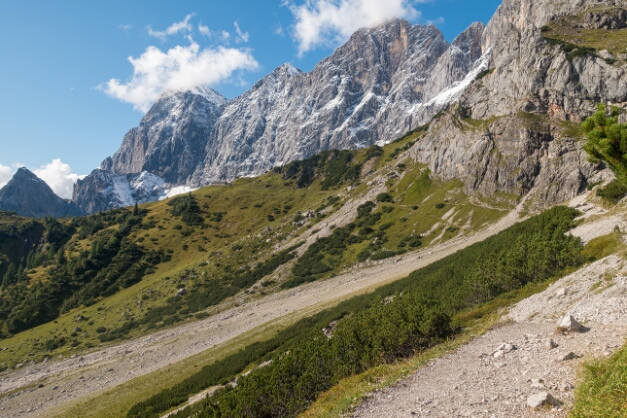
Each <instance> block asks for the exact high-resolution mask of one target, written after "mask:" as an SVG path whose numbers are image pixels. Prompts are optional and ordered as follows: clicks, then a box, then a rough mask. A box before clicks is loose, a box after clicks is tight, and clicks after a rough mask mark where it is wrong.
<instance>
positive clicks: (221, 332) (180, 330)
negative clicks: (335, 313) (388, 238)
mask: <svg viewBox="0 0 627 418" xmlns="http://www.w3.org/2000/svg"><path fill="white" fill-rule="evenodd" d="M517 219H518V213H517V212H516V211H514V212H512V213H510V214H509V215H507V216H506V217H504V218H502V219H501V221H499V222H498V223H496V224H494V225H491V226H490V227H488V228H486V229H485V230H482V231H480V232H479V233H477V234H475V235H472V236H468V237H465V236H460V237H457V238H455V239H452V240H450V241H448V242H446V243H442V244H439V245H436V246H434V247H429V248H425V249H424V250H422V251H419V252H416V253H410V254H405V255H403V256H402V257H398V258H392V259H387V260H382V261H380V262H377V263H371V264H369V265H367V266H364V267H362V268H359V269H357V268H353V269H351V270H349V271H347V272H345V273H343V274H341V275H338V276H336V277H334V278H331V279H328V280H325V281H320V282H315V283H310V284H307V285H303V286H301V287H298V288H296V289H291V290H285V291H281V292H279V293H275V294H273V295H269V296H267V297H265V298H263V299H260V300H257V301H253V302H249V303H245V304H243V305H241V306H239V307H236V308H232V309H229V310H226V311H224V312H221V313H219V314H216V315H214V316H211V317H209V318H207V319H205V320H200V321H196V322H193V323H189V324H185V325H181V326H179V327H176V328H172V329H168V330H164V331H160V332H157V333H154V334H152V335H149V336H145V337H141V338H137V339H134V340H132V341H128V342H124V343H122V344H119V345H117V346H114V347H108V348H106V349H103V350H99V351H96V352H93V353H90V354H86V355H83V356H81V357H76V358H70V359H61V360H53V361H49V362H47V363H38V364H34V365H28V366H25V367H23V368H20V369H18V370H14V371H11V372H10V373H4V374H3V375H1V377H0V395H1V394H4V393H7V392H11V391H15V392H14V393H11V394H9V395H7V396H5V397H3V398H0V416H2V417H6V418H9V417H47V416H49V412H50V411H51V409H52V408H54V409H55V410H57V409H58V408H59V407H62V406H63V405H68V404H70V403H74V402H76V401H77V400H80V399H81V398H84V397H86V396H88V395H93V394H94V393H97V392H102V391H106V390H111V389H112V388H114V387H116V386H118V385H120V384H123V383H125V382H127V381H129V380H131V379H133V378H136V377H138V376H143V375H145V374H148V373H151V372H154V371H157V370H159V369H162V368H164V367H167V366H168V365H171V364H175V363H177V362H179V361H182V360H184V359H186V358H188V357H190V356H193V355H195V354H198V353H200V352H202V351H204V350H207V349H209V348H211V347H214V346H215V345H217V344H220V343H223V342H225V341H228V340H230V339H232V338H234V337H236V336H239V335H241V334H243V333H245V332H247V331H250V330H252V329H254V328H256V327H258V326H260V325H263V324H266V323H268V322H270V321H273V320H275V319H278V318H281V317H284V316H286V315H290V314H293V313H295V312H299V311H303V310H307V309H311V308H312V307H314V306H321V305H323V304H324V305H326V306H329V305H331V304H333V303H336V302H338V301H340V300H342V299H345V298H347V297H349V296H351V295H354V294H357V293H360V292H363V291H365V290H367V289H371V288H373V287H375V286H378V285H381V284H384V283H388V282H391V281H394V280H396V279H399V278H401V277H404V276H406V275H408V274H409V273H411V272H412V271H414V270H416V269H418V268H421V267H424V266H426V265H428V264H430V263H433V262H434V261H437V260H439V259H441V258H443V257H446V256H447V255H450V254H453V253H454V252H456V251H458V250H461V249H463V248H465V247H467V246H469V245H472V244H474V243H476V242H480V241H482V240H485V239H486V238H488V237H490V236H492V235H494V234H496V233H498V232H500V231H502V230H504V229H506V228H508V227H509V226H511V225H512V224H513V223H515V222H516V220H517ZM44 380H45V382H46V383H45V385H44V386H43V387H41V388H37V387H33V388H28V389H25V390H21V391H19V388H23V387H26V386H29V385H34V384H35V386H36V384H37V383H38V382H41V381H44Z"/></svg>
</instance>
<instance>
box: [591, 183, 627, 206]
mask: <svg viewBox="0 0 627 418" xmlns="http://www.w3.org/2000/svg"><path fill="white" fill-rule="evenodd" d="M597 196H600V197H602V198H603V199H605V200H607V201H609V202H612V203H614V204H616V203H618V202H619V201H620V200H621V199H622V198H623V197H625V196H627V186H625V184H623V183H622V182H621V181H620V180H617V179H616V180H612V181H611V182H610V183H609V184H608V185H607V186H605V187H603V188H599V189H597Z"/></svg>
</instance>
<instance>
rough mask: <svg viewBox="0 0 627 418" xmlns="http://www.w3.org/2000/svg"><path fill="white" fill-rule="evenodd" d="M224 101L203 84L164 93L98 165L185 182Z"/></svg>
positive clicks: (200, 158)
mask: <svg viewBox="0 0 627 418" xmlns="http://www.w3.org/2000/svg"><path fill="white" fill-rule="evenodd" d="M226 102H227V99H226V98H225V97H223V96H222V95H220V94H219V93H217V92H216V91H214V90H211V89H206V88H204V87H199V88H196V89H194V90H191V91H187V92H178V93H169V94H168V93H166V94H164V95H163V96H162V97H161V98H160V99H159V100H158V101H157V102H156V103H155V104H154V105H153V106H152V108H151V109H150V110H149V111H148V113H146V115H145V116H144V117H143V118H142V120H141V122H140V124H139V126H138V127H136V128H133V129H131V130H130V131H129V132H128V133H127V134H126V135H125V136H124V140H123V142H122V146H121V147H120V149H119V150H118V151H117V152H116V153H115V154H114V155H113V157H109V158H107V159H106V160H105V161H103V162H102V164H101V166H100V168H101V169H102V170H109V171H111V172H112V173H113V174H117V175H122V174H135V173H141V172H142V171H147V172H149V173H152V174H154V175H157V176H159V177H161V178H163V179H164V180H165V181H166V182H168V183H177V184H181V183H185V182H186V181H187V180H188V178H189V177H190V176H191V174H192V173H193V172H194V170H195V169H196V167H197V166H198V164H199V163H200V162H201V161H202V159H203V158H202V157H203V153H204V149H205V145H206V139H207V138H208V137H209V133H210V132H211V130H212V129H213V126H214V124H215V123H216V121H217V120H218V118H219V117H220V115H221V114H222V109H223V107H224V105H225V104H226Z"/></svg>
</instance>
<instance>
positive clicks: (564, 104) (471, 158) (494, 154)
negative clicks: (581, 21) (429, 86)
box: [411, 0, 627, 207]
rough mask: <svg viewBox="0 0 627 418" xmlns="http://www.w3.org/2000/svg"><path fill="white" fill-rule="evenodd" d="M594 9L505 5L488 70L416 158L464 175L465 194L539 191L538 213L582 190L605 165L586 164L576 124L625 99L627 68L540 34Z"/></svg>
mask: <svg viewBox="0 0 627 418" xmlns="http://www.w3.org/2000/svg"><path fill="white" fill-rule="evenodd" d="M615 3H617V4H621V3H623V2H618V1H616V2H615ZM589 6H590V5H589V4H585V3H583V2H580V1H574V0H573V1H564V2H559V3H556V2H553V1H547V0H535V1H531V2H530V1H519V0H505V2H504V3H503V5H502V6H501V7H500V8H499V9H498V11H497V12H496V14H495V16H494V18H493V19H492V20H491V21H490V23H489V24H488V26H487V28H486V30H485V32H484V36H483V42H482V49H483V51H492V53H491V54H490V59H489V68H490V71H489V72H486V73H483V74H482V76H481V77H478V78H477V79H476V80H475V81H474V82H473V83H471V84H470V85H469V86H468V87H467V88H466V89H465V91H464V93H463V94H462V95H461V96H460V99H459V104H458V105H456V106H455V107H453V108H451V109H449V111H447V112H445V114H443V115H442V116H441V117H440V118H439V119H438V120H437V121H434V123H432V124H431V127H430V129H429V132H428V133H427V135H426V136H425V139H424V140H422V141H420V143H419V144H417V145H416V146H415V148H414V149H413V150H412V151H411V155H412V156H413V158H414V159H415V160H416V161H418V162H421V163H424V164H428V165H429V166H430V168H431V170H432V171H433V173H434V174H436V175H437V176H440V177H442V178H445V179H451V178H460V179H461V180H463V181H464V183H465V192H466V193H475V192H479V193H481V194H484V195H489V196H491V195H494V193H496V192H497V191H498V192H506V193H512V194H516V195H519V196H523V195H525V194H527V193H529V192H530V191H532V194H533V197H534V201H535V202H536V204H538V206H540V207H545V206H550V205H552V204H555V203H559V202H563V201H564V200H566V199H569V198H572V197H574V196H576V195H577V194H578V193H581V192H582V191H583V190H584V189H585V187H586V186H587V185H588V183H589V182H591V181H590V179H592V178H593V177H594V176H599V175H601V174H599V172H600V170H602V169H603V166H602V165H598V164H592V163H590V162H588V156H587V155H586V153H585V152H583V151H582V149H581V144H582V140H581V139H582V138H581V137H582V133H581V131H579V129H578V124H579V123H580V122H581V121H582V118H584V117H585V116H587V115H589V114H590V113H592V112H593V111H594V109H595V105H596V103H599V102H605V103H614V104H622V103H625V102H627V75H626V67H625V64H624V63H622V64H621V63H618V64H614V65H613V64H609V63H608V62H607V61H606V60H604V59H603V58H601V57H597V56H596V55H594V54H584V55H583V56H576V57H572V56H571V57H569V56H568V54H567V52H565V51H564V50H563V49H562V47H561V45H559V44H555V43H552V42H549V41H548V40H547V39H545V38H544V37H543V36H542V29H541V28H542V26H543V25H546V24H548V23H550V22H551V21H552V20H555V19H558V18H560V17H561V16H566V15H574V14H580V13H583V12H584V11H585V8H586V7H589Z"/></svg>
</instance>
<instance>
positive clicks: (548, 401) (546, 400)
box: [527, 392, 560, 408]
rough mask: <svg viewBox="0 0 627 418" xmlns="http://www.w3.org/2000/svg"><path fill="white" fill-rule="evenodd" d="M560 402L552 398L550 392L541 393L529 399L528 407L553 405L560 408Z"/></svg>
mask: <svg viewBox="0 0 627 418" xmlns="http://www.w3.org/2000/svg"><path fill="white" fill-rule="evenodd" d="M559 404H560V402H559V401H558V400H557V399H555V398H554V397H553V396H551V395H550V394H549V393H548V392H540V393H536V394H535V395H531V396H530V397H529V398H528V399H527V405H528V406H529V407H530V408H539V407H541V406H542V405H553V406H558V405H559Z"/></svg>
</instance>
